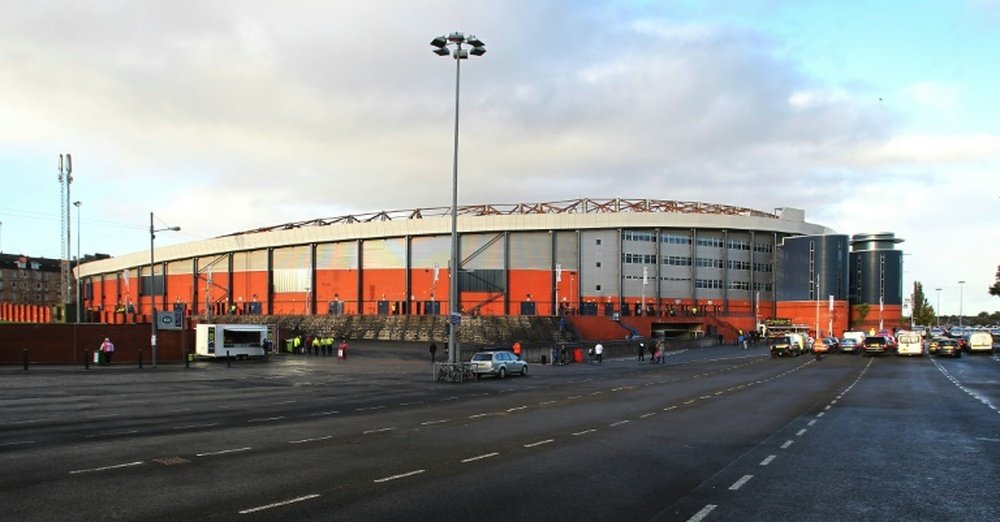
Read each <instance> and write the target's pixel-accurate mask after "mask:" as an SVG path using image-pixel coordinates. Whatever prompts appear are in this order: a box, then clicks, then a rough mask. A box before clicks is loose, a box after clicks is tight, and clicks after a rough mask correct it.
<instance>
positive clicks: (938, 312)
mask: <svg viewBox="0 0 1000 522" xmlns="http://www.w3.org/2000/svg"><path fill="white" fill-rule="evenodd" d="M934 291H935V292H937V307H936V308H935V309H934V316H935V319H936V320H937V325H938V326H941V289H940V288H935V289H934Z"/></svg>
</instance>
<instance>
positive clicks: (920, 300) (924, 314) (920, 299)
mask: <svg viewBox="0 0 1000 522" xmlns="http://www.w3.org/2000/svg"><path fill="white" fill-rule="evenodd" d="M910 305H911V306H912V308H911V309H910V310H911V312H910V313H911V314H912V315H913V324H920V325H929V324H934V322H935V320H934V307H933V306H931V304H930V303H929V302H928V301H927V296H926V295H924V285H922V284H920V281H914V282H913V295H912V296H910Z"/></svg>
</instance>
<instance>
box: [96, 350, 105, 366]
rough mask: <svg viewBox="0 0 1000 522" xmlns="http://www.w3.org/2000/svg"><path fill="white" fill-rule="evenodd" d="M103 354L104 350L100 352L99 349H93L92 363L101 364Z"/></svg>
mask: <svg viewBox="0 0 1000 522" xmlns="http://www.w3.org/2000/svg"><path fill="white" fill-rule="evenodd" d="M103 355H104V352H102V351H100V350H94V364H98V365H99V364H101V357H102V356H103Z"/></svg>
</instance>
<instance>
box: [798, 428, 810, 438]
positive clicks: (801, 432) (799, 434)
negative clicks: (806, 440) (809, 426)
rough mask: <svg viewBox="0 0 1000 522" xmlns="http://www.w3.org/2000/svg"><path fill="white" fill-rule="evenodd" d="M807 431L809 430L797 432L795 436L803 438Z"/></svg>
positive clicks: (803, 429)
mask: <svg viewBox="0 0 1000 522" xmlns="http://www.w3.org/2000/svg"><path fill="white" fill-rule="evenodd" d="M806 431H807V430H806V429H805V428H802V429H801V430H799V431H797V432H795V436H796V437H801V436H802V434H804V433H805V432H806Z"/></svg>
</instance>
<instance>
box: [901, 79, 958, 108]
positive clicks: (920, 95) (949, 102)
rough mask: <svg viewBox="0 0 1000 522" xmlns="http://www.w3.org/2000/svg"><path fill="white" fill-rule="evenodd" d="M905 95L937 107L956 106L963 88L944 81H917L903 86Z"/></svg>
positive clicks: (925, 104) (923, 103)
mask: <svg viewBox="0 0 1000 522" xmlns="http://www.w3.org/2000/svg"><path fill="white" fill-rule="evenodd" d="M902 93H903V96H905V97H906V98H908V99H910V100H911V101H913V102H914V103H917V104H920V105H924V106H928V107H932V108H936V109H951V108H953V107H955V103H956V100H957V98H958V95H959V94H960V93H961V89H960V88H959V87H958V86H957V85H951V84H947V83H942V82H917V83H913V84H910V85H907V86H906V87H905V88H903V91H902Z"/></svg>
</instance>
